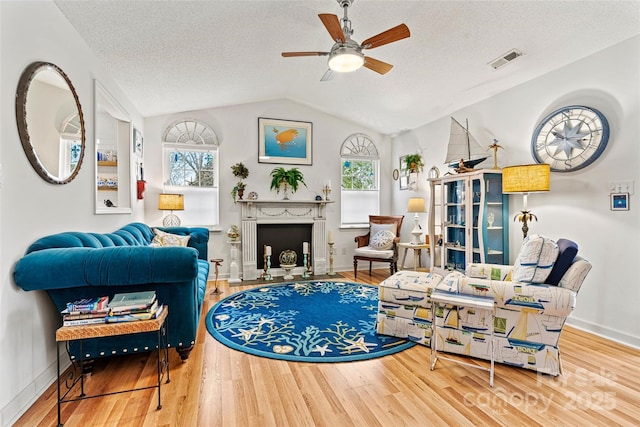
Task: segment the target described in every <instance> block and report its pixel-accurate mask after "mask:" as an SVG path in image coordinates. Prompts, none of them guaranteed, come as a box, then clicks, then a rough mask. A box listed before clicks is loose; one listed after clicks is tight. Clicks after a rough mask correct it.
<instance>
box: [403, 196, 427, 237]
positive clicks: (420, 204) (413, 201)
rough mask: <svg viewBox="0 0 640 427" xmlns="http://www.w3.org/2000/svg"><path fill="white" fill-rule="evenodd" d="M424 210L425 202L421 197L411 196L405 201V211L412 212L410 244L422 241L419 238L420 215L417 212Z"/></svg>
mask: <svg viewBox="0 0 640 427" xmlns="http://www.w3.org/2000/svg"><path fill="white" fill-rule="evenodd" d="M426 211H427V209H426V204H425V201H424V199H423V198H422V197H412V198H410V199H409V203H407V212H414V215H413V222H414V225H413V230H411V234H413V239H412V240H411V244H412V245H421V244H422V243H423V242H422V241H421V239H420V237H421V236H422V227H420V216H419V215H418V214H419V213H420V212H426Z"/></svg>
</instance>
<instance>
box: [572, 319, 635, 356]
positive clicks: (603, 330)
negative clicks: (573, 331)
mask: <svg viewBox="0 0 640 427" xmlns="http://www.w3.org/2000/svg"><path fill="white" fill-rule="evenodd" d="M567 325H569V326H573V327H574V328H577V329H581V330H583V331H585V332H589V333H591V334H594V335H597V336H599V337H602V338H606V339H608V340H611V341H615V342H617V343H619V344H623V345H626V346H629V347H633V348H635V349H637V350H640V337H635V336H633V335H630V334H627V333H626V332H621V331H618V330H615V329H611V328H607V327H604V326H601V325H597V324H595V323H593V322H589V321H588V320H582V319H576V318H575V317H569V318H568V319H567Z"/></svg>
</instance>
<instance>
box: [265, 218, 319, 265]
mask: <svg viewBox="0 0 640 427" xmlns="http://www.w3.org/2000/svg"><path fill="white" fill-rule="evenodd" d="M312 232H313V224H258V225H257V242H258V245H257V248H256V250H257V254H256V267H257V268H258V269H263V268H264V245H267V246H271V268H279V267H280V260H279V257H280V252H282V251H285V250H287V249H291V250H293V251H294V252H295V253H296V255H297V256H298V259H297V262H296V265H297V266H303V261H304V256H303V254H302V243H303V242H309V244H311V241H312ZM311 252H313V247H312V248H311Z"/></svg>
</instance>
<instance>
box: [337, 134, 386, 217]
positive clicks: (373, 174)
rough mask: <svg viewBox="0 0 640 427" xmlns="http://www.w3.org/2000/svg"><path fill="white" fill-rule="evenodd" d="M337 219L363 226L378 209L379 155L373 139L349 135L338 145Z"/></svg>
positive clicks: (360, 135) (366, 136) (359, 135)
mask: <svg viewBox="0 0 640 427" xmlns="http://www.w3.org/2000/svg"><path fill="white" fill-rule="evenodd" d="M340 161H341V171H342V176H341V180H340V181H341V182H340V184H341V185H340V206H341V208H340V221H341V225H342V226H343V227H358V226H362V227H366V226H368V225H369V215H378V214H379V212H380V190H379V188H380V185H379V184H380V178H379V177H380V157H379V156H378V149H377V148H376V145H375V144H374V142H373V140H372V139H371V138H370V137H369V136H368V135H365V134H363V133H355V134H353V135H349V136H348V137H347V139H345V140H344V142H343V143H342V146H341V148H340Z"/></svg>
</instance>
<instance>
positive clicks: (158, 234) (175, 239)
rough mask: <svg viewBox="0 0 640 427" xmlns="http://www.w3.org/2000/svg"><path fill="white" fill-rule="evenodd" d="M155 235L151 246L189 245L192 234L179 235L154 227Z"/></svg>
mask: <svg viewBox="0 0 640 427" xmlns="http://www.w3.org/2000/svg"><path fill="white" fill-rule="evenodd" d="M153 233H154V234H155V237H154V238H153V240H152V241H151V245H150V246H187V244H188V243H189V238H190V237H191V236H179V235H177V234H171V233H167V232H166V231H162V230H158V229H157V228H154V229H153Z"/></svg>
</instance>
